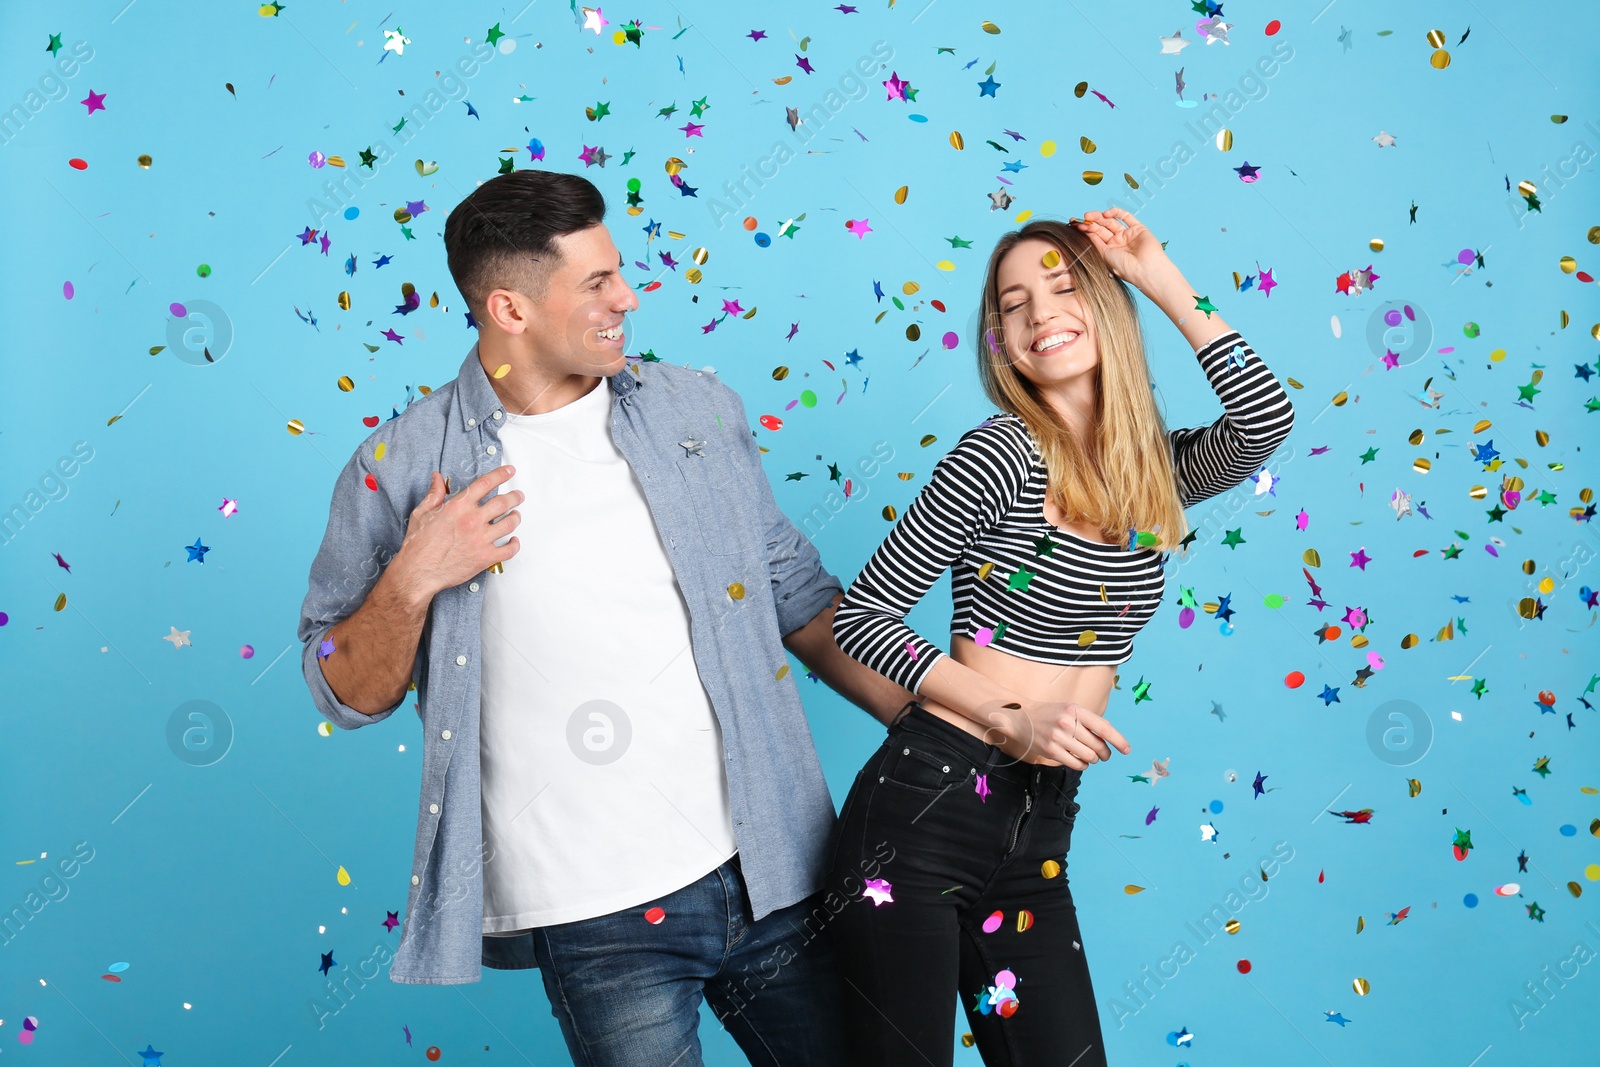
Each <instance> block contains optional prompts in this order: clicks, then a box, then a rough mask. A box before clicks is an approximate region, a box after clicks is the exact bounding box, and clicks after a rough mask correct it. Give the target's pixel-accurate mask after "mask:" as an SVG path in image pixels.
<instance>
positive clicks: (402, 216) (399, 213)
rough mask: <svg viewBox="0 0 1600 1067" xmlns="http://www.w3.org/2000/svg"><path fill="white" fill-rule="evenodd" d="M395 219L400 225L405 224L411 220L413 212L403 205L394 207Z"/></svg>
mask: <svg viewBox="0 0 1600 1067" xmlns="http://www.w3.org/2000/svg"><path fill="white" fill-rule="evenodd" d="M394 221H396V222H398V223H399V224H400V225H402V226H404V225H405V224H406V223H408V222H410V221H411V212H409V211H407V210H406V209H405V208H403V207H397V208H395V209H394Z"/></svg>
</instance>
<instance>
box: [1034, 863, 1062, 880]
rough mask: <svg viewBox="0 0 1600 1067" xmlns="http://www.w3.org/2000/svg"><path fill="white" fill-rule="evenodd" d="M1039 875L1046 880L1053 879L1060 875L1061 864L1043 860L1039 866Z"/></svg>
mask: <svg viewBox="0 0 1600 1067" xmlns="http://www.w3.org/2000/svg"><path fill="white" fill-rule="evenodd" d="M1039 873H1040V874H1042V875H1044V876H1045V877H1046V878H1054V877H1056V876H1057V875H1059V874H1060V873H1061V864H1059V863H1057V862H1056V861H1055V860H1045V861H1044V862H1043V863H1041V864H1039Z"/></svg>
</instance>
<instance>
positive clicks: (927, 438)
mask: <svg viewBox="0 0 1600 1067" xmlns="http://www.w3.org/2000/svg"><path fill="white" fill-rule="evenodd" d="M937 440H938V438H937V437H935V436H934V435H933V434H931V433H925V434H923V435H922V439H921V440H920V441H918V442H917V443H918V444H919V445H921V446H922V447H923V448H927V447H928V446H929V445H931V444H933V443H934V442H935V441H937Z"/></svg>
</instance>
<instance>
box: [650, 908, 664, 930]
mask: <svg viewBox="0 0 1600 1067" xmlns="http://www.w3.org/2000/svg"><path fill="white" fill-rule="evenodd" d="M666 917H667V913H666V910H665V909H663V908H659V907H657V908H651V909H650V910H649V911H646V912H645V913H644V921H645V922H647V923H649V924H650V925H651V926H660V925H661V920H663V919H665V918H666Z"/></svg>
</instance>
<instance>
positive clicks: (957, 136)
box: [950, 130, 966, 152]
mask: <svg viewBox="0 0 1600 1067" xmlns="http://www.w3.org/2000/svg"><path fill="white" fill-rule="evenodd" d="M950 147H951V148H954V149H955V150H956V151H957V152H959V151H961V149H963V148H964V147H966V142H965V141H963V140H962V139H961V131H960V130H951V131H950Z"/></svg>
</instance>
